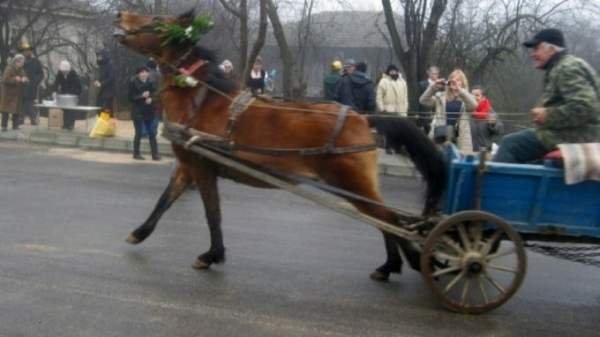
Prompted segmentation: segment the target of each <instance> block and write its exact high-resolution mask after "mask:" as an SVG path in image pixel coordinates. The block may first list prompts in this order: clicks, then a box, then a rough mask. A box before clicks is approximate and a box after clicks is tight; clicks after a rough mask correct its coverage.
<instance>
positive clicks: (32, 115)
mask: <svg viewBox="0 0 600 337" xmlns="http://www.w3.org/2000/svg"><path fill="white" fill-rule="evenodd" d="M20 50H21V52H22V53H23V55H24V56H25V64H24V65H23V69H24V70H25V75H26V76H27V78H28V79H29V82H28V83H27V85H26V86H25V87H24V88H23V102H22V103H21V104H22V114H21V121H20V122H21V124H23V123H24V122H25V117H27V118H29V121H30V123H31V125H36V124H37V113H36V111H35V109H34V108H33V104H34V103H35V101H36V100H37V99H38V89H39V87H40V83H41V82H42V80H43V79H44V69H43V68H42V64H41V63H40V61H39V60H38V59H37V58H36V57H35V56H34V55H33V49H32V47H31V46H30V45H29V44H28V43H26V42H25V43H23V44H22V45H21V46H20Z"/></svg>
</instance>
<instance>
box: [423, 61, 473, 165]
mask: <svg viewBox="0 0 600 337" xmlns="http://www.w3.org/2000/svg"><path fill="white" fill-rule="evenodd" d="M419 102H420V103H421V104H422V105H424V106H427V107H435V114H434V116H433V121H432V122H431V131H430V137H432V138H434V139H435V138H444V137H445V138H446V140H449V141H452V142H454V143H456V145H457V146H458V149H459V150H460V151H461V152H463V153H472V152H473V141H472V138H471V126H470V119H471V113H472V112H473V111H475V108H476V107H477V101H476V99H475V97H474V96H473V95H471V94H470V93H469V82H468V80H467V77H466V76H465V74H464V73H463V71H462V70H460V69H456V70H454V71H453V72H452V73H450V76H448V81H446V80H444V79H441V80H438V81H437V82H435V83H433V84H431V85H430V86H429V87H428V88H427V90H425V92H424V93H423V95H421V97H420V98H419Z"/></svg>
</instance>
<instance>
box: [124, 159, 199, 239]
mask: <svg viewBox="0 0 600 337" xmlns="http://www.w3.org/2000/svg"><path fill="white" fill-rule="evenodd" d="M191 181H192V180H191V177H190V175H189V172H188V170H187V168H185V167H183V166H182V165H179V166H177V168H176V169H175V172H174V173H173V175H172V176H171V180H169V185H167V188H166V189H165V191H164V192H163V194H162V195H161V196H160V198H159V199H158V202H157V203H156V206H154V209H153V210H152V213H150V216H149V217H148V219H147V220H146V221H145V222H144V223H143V224H142V225H141V226H140V227H138V228H137V229H136V230H134V231H133V232H132V233H131V234H129V237H127V242H129V243H131V244H138V243H140V242H142V241H144V240H145V239H146V238H148V236H150V234H152V232H153V231H154V229H155V228H156V224H157V223H158V221H159V220H160V218H161V217H162V215H163V214H164V213H165V212H166V211H167V210H168V209H169V207H171V205H172V204H173V203H174V202H175V200H177V198H179V196H181V194H183V192H184V191H185V190H186V189H187V188H188V186H190V183H191Z"/></svg>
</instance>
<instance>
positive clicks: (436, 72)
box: [411, 66, 440, 135]
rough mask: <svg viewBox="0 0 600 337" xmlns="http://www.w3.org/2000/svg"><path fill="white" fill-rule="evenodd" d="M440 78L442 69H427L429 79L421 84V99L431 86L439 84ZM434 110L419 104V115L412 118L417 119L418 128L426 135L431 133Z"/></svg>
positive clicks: (432, 67) (434, 67)
mask: <svg viewBox="0 0 600 337" xmlns="http://www.w3.org/2000/svg"><path fill="white" fill-rule="evenodd" d="M439 77H440V68H438V67H436V66H431V67H429V69H427V79H426V80H423V81H420V82H419V97H421V96H422V95H423V93H425V90H427V88H429V86H430V85H432V84H434V83H435V82H437V80H438V79H439ZM434 112H435V111H434V110H433V108H431V107H428V106H425V105H422V104H419V114H418V115H417V116H411V117H413V118H415V117H416V124H417V126H418V127H419V128H420V129H422V130H423V132H425V134H426V135H428V134H429V131H431V119H432V117H433V115H434Z"/></svg>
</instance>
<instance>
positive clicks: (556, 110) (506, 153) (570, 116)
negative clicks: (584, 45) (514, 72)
mask: <svg viewBox="0 0 600 337" xmlns="http://www.w3.org/2000/svg"><path fill="white" fill-rule="evenodd" d="M523 45H524V46H525V47H527V48H530V49H531V51H530V57H531V59H532V60H533V65H534V67H535V68H537V69H540V70H544V71H545V72H546V74H545V76H544V91H543V93H542V97H541V98H540V100H539V103H538V105H537V106H536V107H534V108H533V109H531V112H530V113H531V118H532V121H533V123H534V124H535V128H531V129H526V130H523V131H519V132H516V133H512V134H510V135H507V136H505V137H504V138H503V139H502V143H501V144H500V148H499V149H498V153H496V156H495V157H494V161H497V162H506V163H527V162H531V161H535V160H538V159H541V158H543V156H544V155H545V154H546V153H548V152H550V151H552V150H554V149H555V148H556V146H557V145H558V144H561V143H589V142H598V141H600V81H599V80H598V76H597V74H596V72H595V71H594V69H593V68H592V67H591V66H590V65H589V64H588V63H587V62H585V61H584V60H582V59H580V58H578V57H575V56H573V55H570V54H569V53H568V52H567V50H566V45H565V39H564V37H563V34H562V32H561V31H560V30H558V29H544V30H542V31H540V32H538V33H537V34H536V35H535V36H534V37H533V38H532V39H531V40H529V41H526V42H525V43H523Z"/></svg>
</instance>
